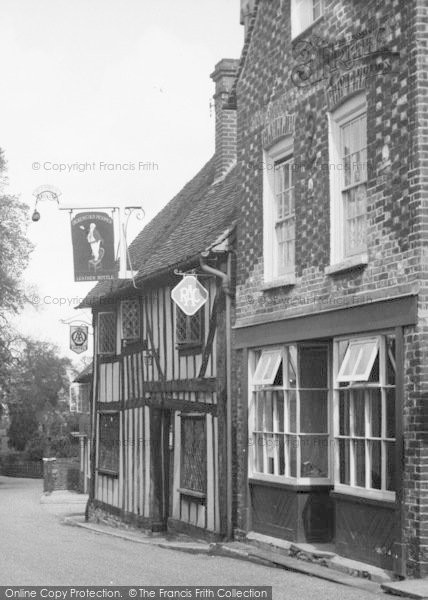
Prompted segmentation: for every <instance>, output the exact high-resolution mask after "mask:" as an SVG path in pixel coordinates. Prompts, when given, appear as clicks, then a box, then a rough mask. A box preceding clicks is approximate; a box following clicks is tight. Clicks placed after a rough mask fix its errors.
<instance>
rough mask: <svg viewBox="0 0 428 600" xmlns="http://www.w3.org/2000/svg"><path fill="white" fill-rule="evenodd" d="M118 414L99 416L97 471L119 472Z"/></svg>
mask: <svg viewBox="0 0 428 600" xmlns="http://www.w3.org/2000/svg"><path fill="white" fill-rule="evenodd" d="M119 423H120V417H119V413H108V414H102V413H101V414H100V415H99V429H98V431H99V436H98V469H100V470H104V471H110V472H112V473H117V472H118V471H119Z"/></svg>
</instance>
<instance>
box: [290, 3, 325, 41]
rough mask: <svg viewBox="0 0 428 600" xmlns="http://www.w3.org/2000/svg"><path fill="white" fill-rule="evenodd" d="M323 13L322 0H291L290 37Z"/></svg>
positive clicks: (308, 25) (297, 33)
mask: <svg viewBox="0 0 428 600" xmlns="http://www.w3.org/2000/svg"><path fill="white" fill-rule="evenodd" d="M322 14H323V0H291V37H292V38H295V37H296V36H298V35H299V34H300V33H302V31H304V30H305V29H307V28H308V27H310V26H311V25H312V23H314V22H315V21H316V20H317V19H319V18H320V17H321V16H322Z"/></svg>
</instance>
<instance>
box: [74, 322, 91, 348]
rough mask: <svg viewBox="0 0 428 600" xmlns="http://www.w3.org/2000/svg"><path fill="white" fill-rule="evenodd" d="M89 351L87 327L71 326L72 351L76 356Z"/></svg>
mask: <svg viewBox="0 0 428 600" xmlns="http://www.w3.org/2000/svg"><path fill="white" fill-rule="evenodd" d="M87 349H88V328H87V327H86V326H85V325H83V326H82V325H70V350H72V351H73V352H75V353H76V354H81V353H82V352H86V350H87Z"/></svg>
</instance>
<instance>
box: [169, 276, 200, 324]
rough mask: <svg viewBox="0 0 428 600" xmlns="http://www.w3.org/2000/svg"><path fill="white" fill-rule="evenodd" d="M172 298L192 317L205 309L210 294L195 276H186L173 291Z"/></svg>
mask: <svg viewBox="0 0 428 600" xmlns="http://www.w3.org/2000/svg"><path fill="white" fill-rule="evenodd" d="M171 298H172V299H173V300H174V302H175V303H176V304H177V306H178V307H179V308H181V310H182V311H183V312H184V313H185V314H186V315H189V317H190V316H192V315H194V314H195V313H197V312H198V310H199V309H200V308H202V307H203V305H204V304H205V302H206V301H207V300H208V292H207V290H206V289H205V288H204V286H203V285H201V284H200V283H199V281H198V280H197V279H196V277H195V276H194V275H186V276H185V277H183V279H182V280H181V281H180V283H178V284H177V285H176V286H175V288H174V289H173V290H172V292H171Z"/></svg>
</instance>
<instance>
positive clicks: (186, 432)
mask: <svg viewBox="0 0 428 600" xmlns="http://www.w3.org/2000/svg"><path fill="white" fill-rule="evenodd" d="M181 445H182V448H181V450H182V452H181V469H180V488H181V491H182V492H183V491H185V490H186V491H191V492H196V493H199V494H206V491H207V441H206V435H205V416H203V415H197V416H193V415H192V416H190V415H189V416H188V415H186V416H182V417H181Z"/></svg>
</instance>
